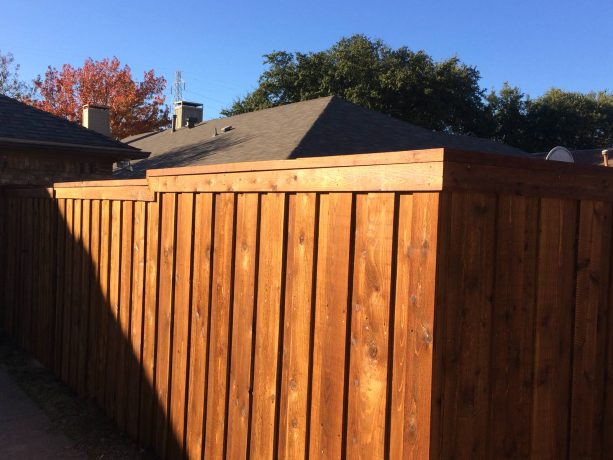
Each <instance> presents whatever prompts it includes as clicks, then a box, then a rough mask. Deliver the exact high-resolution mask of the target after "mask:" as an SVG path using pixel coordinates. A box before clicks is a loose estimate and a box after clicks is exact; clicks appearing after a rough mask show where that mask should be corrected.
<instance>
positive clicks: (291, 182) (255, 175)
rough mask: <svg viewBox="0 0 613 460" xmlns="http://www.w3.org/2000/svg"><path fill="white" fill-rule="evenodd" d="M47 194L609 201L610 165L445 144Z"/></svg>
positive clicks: (193, 170)
mask: <svg viewBox="0 0 613 460" xmlns="http://www.w3.org/2000/svg"><path fill="white" fill-rule="evenodd" d="M38 189H39V191H38V192H34V191H33V190H32V191H31V192H25V191H24V190H23V189H19V190H18V191H17V190H14V191H7V189H5V192H7V193H8V194H19V195H21V196H25V195H27V194H28V193H30V194H34V195H36V194H37V195H36V196H44V194H45V193H47V196H52V197H55V198H74V199H78V198H82V199H112V200H136V201H154V200H155V199H156V193H163V192H176V193H181V192H185V193H195V192H209V193H210V192H215V193H220V192H237V193H240V192H254V193H255V192H261V193H266V192H288V193H292V192H340V191H346V192H382V191H385V192H392V191H393V192H423V191H431V192H436V191H445V190H474V191H492V192H502V193H510V194H519V195H536V196H557V197H564V198H569V199H581V198H582V199H599V200H604V201H613V168H611V169H610V168H607V167H603V166H590V165H578V164H569V163H561V162H555V161H544V160H542V159H538V158H524V157H515V156H506V155H496V154H485V153H476V152H467V151H461V150H452V149H443V148H437V149H429V150H412V151H400V152H386V153H370V154H360V155H344V156H343V155H339V156H331V157H318V158H312V157H311V158H299V159H292V160H278V161H260V162H245V163H229V164H216V165H206V166H189V167H180V168H171V169H158V170H149V171H147V177H146V178H145V179H121V180H107V181H101V180H96V181H78V182H63V183H57V184H54V186H53V187H52V188H50V189H49V191H48V192H43V191H41V190H44V189H41V188H40V187H39V188H38Z"/></svg>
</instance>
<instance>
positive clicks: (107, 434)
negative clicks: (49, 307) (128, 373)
mask: <svg viewBox="0 0 613 460" xmlns="http://www.w3.org/2000/svg"><path fill="white" fill-rule="evenodd" d="M0 367H2V369H4V370H5V371H6V372H7V373H8V374H9V375H10V377H11V378H12V379H13V380H14V381H15V382H16V383H17V385H18V386H19V387H20V388H21V389H22V390H23V391H24V392H25V393H26V394H27V395H28V396H29V397H30V398H31V399H32V400H33V401H34V403H35V404H36V405H37V406H39V407H40V408H41V409H42V411H43V412H44V413H45V415H46V416H47V417H48V418H49V419H50V420H51V423H52V426H53V427H54V430H58V432H59V433H62V434H63V435H64V436H66V438H68V439H69V440H70V442H71V443H72V444H73V445H72V446H71V447H72V448H73V449H74V450H76V451H79V452H81V453H82V454H83V455H84V456H86V457H87V458H95V459H101V458H104V459H149V458H155V457H154V456H153V455H152V454H151V453H150V452H148V451H146V450H143V449H141V448H139V447H138V446H137V445H136V444H135V443H134V442H132V441H131V440H130V439H129V438H128V437H127V436H126V435H124V434H122V433H120V432H119V430H118V429H117V428H116V427H115V425H114V424H113V422H112V421H111V420H110V419H109V418H108V417H107V416H106V414H105V413H104V412H103V411H102V410H101V409H100V408H98V406H96V405H95V404H94V403H93V402H92V401H90V400H88V399H85V398H81V397H78V396H77V395H76V394H75V393H74V392H73V391H72V390H71V389H70V388H68V387H67V386H66V385H64V384H63V383H62V382H60V381H59V380H58V379H57V378H56V377H55V376H54V375H53V373H52V372H50V371H48V370H47V369H45V368H44V367H43V366H42V365H41V364H40V363H38V361H36V360H34V359H33V358H32V357H31V356H29V355H28V354H27V353H26V352H24V351H23V350H21V349H20V348H18V347H17V346H16V345H15V344H14V343H12V341H11V340H10V339H9V338H8V337H7V336H6V335H4V334H2V333H1V332H0Z"/></svg>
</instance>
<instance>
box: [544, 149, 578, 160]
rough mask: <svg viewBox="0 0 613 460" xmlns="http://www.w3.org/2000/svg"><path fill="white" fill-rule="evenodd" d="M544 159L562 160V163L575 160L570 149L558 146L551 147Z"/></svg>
mask: <svg viewBox="0 0 613 460" xmlns="http://www.w3.org/2000/svg"><path fill="white" fill-rule="evenodd" d="M545 160H552V161H562V162H564V163H574V162H575V158H574V157H573V154H572V153H571V152H570V150H568V149H567V148H566V147H560V146H558V147H554V148H552V149H551V150H550V151H549V153H548V154H547V156H546V157H545Z"/></svg>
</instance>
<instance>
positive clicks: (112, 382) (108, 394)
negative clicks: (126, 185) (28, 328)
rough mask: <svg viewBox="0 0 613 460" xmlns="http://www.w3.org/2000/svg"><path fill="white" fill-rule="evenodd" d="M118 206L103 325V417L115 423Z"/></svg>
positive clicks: (113, 222) (113, 209)
mask: <svg viewBox="0 0 613 460" xmlns="http://www.w3.org/2000/svg"><path fill="white" fill-rule="evenodd" d="M122 217H123V216H122V202H121V201H111V234H110V248H111V249H110V259H109V301H108V305H107V306H106V308H107V321H106V346H105V348H104V350H105V351H106V384H105V385H104V387H105V392H104V401H105V409H106V413H107V415H108V416H109V417H111V418H113V419H115V416H116V414H117V411H116V408H117V355H118V349H119V347H120V340H122V339H121V331H120V324H119V302H120V296H121V256H122V251H121V248H122V245H121V237H122V233H121V228H122Z"/></svg>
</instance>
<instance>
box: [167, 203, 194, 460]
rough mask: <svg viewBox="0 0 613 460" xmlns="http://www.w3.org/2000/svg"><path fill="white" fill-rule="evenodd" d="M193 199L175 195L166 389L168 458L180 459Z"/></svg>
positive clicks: (189, 291)
mask: <svg viewBox="0 0 613 460" xmlns="http://www.w3.org/2000/svg"><path fill="white" fill-rule="evenodd" d="M193 225H194V195H193V194H192V193H181V194H180V195H179V203H178V215H177V253H176V262H175V266H176V268H175V300H174V313H173V315H174V321H173V322H174V327H173V340H172V377H171V379H172V383H171V385H170V388H171V389H172V394H171V396H170V425H169V429H170V445H169V452H168V457H169V458H182V457H183V455H182V453H183V447H184V446H183V439H184V435H185V407H186V406H185V403H186V397H187V382H188V379H187V377H188V376H187V372H188V367H187V359H188V351H189V320H190V301H191V288H192V285H191V275H192V274H191V270H192V257H193V247H192V244H193V234H194V232H193Z"/></svg>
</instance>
